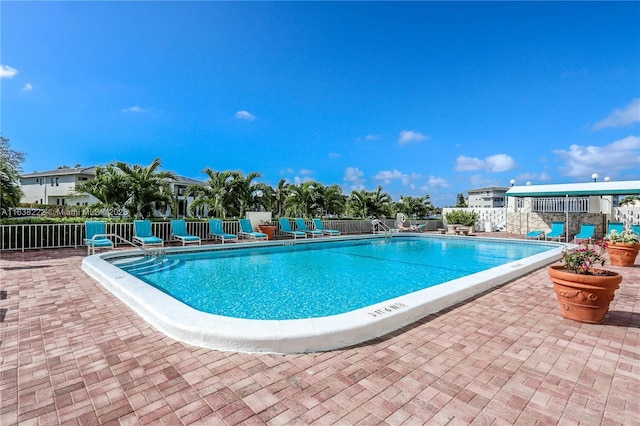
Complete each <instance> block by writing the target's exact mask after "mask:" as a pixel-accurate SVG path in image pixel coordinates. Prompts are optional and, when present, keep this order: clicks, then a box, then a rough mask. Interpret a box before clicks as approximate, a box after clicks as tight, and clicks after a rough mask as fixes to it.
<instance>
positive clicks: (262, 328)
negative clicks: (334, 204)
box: [82, 236, 563, 354]
mask: <svg viewBox="0 0 640 426" xmlns="http://www.w3.org/2000/svg"><path fill="white" fill-rule="evenodd" d="M425 237H427V236H425ZM376 238H379V237H376ZM450 238H458V237H450ZM459 238H469V237H459ZM337 239H338V238H337V237H332V238H331V240H337ZM340 239H349V237H344V238H340ZM474 239H478V240H480V239H482V238H478V237H474ZM323 240H325V241H326V240H327V239H323ZM498 240H499V239H498ZM491 241H496V239H495V238H492V239H491ZM505 241H508V242H509V243H518V240H505ZM525 242H526V243H531V241H522V243H525ZM264 244H265V243H247V244H245V243H240V244H234V246H235V247H238V248H239V247H240V246H249V245H264ZM276 244H277V243H276ZM225 245H226V244H225ZM550 245H552V246H556V247H555V248H553V249H551V250H548V251H545V252H543V253H540V254H537V255H534V256H530V257H528V258H525V259H522V260H519V261H515V262H510V263H507V264H505V265H502V266H498V267H495V268H491V269H488V270H486V271H482V272H478V273H475V274H472V275H469V276H466V277H463V278H458V279H456V280H453V281H449V282H447V283H443V284H440V285H436V286H434V287H430V288H427V289H424V290H420V291H417V292H413V293H410V294H407V295H404V296H400V297H396V298H393V299H390V300H387V301H385V302H382V303H378V304H375V305H371V306H368V307H365V308H362V309H357V310H355V311H351V312H347V313H344V314H339V315H333V316H328V317H321V318H311V319H298V320H248V319H241V318H231V317H225V316H220V315H214V314H208V313H204V312H200V311H197V310H195V309H193V308H191V307H189V306H187V305H186V304H184V303H182V302H180V301H178V300H176V299H174V298H173V297H171V296H169V295H167V294H165V293H163V292H162V291H160V290H158V289H156V288H154V287H153V286H151V285H149V284H147V283H145V282H144V281H142V280H139V279H137V278H135V277H133V276H132V275H129V274H128V273H126V272H124V271H122V270H121V269H119V268H117V267H116V266H114V265H112V264H111V263H109V262H108V261H106V260H105V258H108V257H114V256H118V254H119V255H123V254H128V252H126V251H123V252H115V253H114V252H110V253H103V254H97V255H93V256H88V257H86V258H85V259H84V260H83V262H82V270H83V271H85V272H86V273H87V274H88V275H89V276H90V277H91V278H93V279H95V280H96V281H98V282H99V283H100V284H102V285H103V286H104V287H105V288H106V289H107V290H109V291H110V292H111V293H113V294H114V295H115V296H116V297H117V298H118V299H120V300H121V301H123V302H124V303H125V304H126V305H128V306H129V307H130V308H131V309H132V310H133V311H134V312H136V313H137V314H138V315H139V316H141V317H142V318H143V319H144V320H145V321H147V322H148V323H149V324H151V325H152V326H153V327H155V328H156V329H157V330H159V331H161V332H163V333H164V334H166V335H167V336H170V337H172V338H174V339H176V340H178V341H181V342H185V343H188V344H191V345H194V346H199V347H205V348H210V349H216V350H221V351H234V352H249V353H258V352H260V353H282V354H287V353H306V352H321V351H328V350H333V349H340V348H345V347H349V346H353V345H357V344H359V343H363V342H366V341H368V340H372V339H375V338H377V337H380V336H383V335H386V334H388V333H391V332H393V331H396V330H398V329H400V328H402V327H404V326H406V325H408V324H412V323H414V322H416V321H418V320H420V319H422V318H424V317H426V316H428V315H430V314H434V313H436V312H439V311H441V310H443V309H446V308H448V307H450V306H452V305H455V304H457V303H460V302H462V301H464V300H467V299H470V298H472V297H474V296H476V295H478V294H481V293H483V292H485V291H487V290H489V289H492V288H495V287H497V286H500V285H502V284H505V283H507V282H509V281H511V280H513V279H515V278H518V277H521V276H523V275H525V274H527V273H529V272H532V271H535V270H537V269H539V268H541V267H544V266H546V265H548V264H550V263H552V262H554V261H557V260H558V259H560V256H561V253H562V247H563V245H561V244H550ZM215 247H220V248H222V247H221V246H215ZM211 248H212V247H209V249H211ZM173 250H179V249H167V251H173Z"/></svg>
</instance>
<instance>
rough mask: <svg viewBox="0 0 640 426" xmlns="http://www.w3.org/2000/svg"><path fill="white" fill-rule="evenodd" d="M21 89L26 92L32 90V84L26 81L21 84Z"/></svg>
mask: <svg viewBox="0 0 640 426" xmlns="http://www.w3.org/2000/svg"><path fill="white" fill-rule="evenodd" d="M22 90H24V91H25V92H28V91H29V90H33V86H32V85H31V83H26V84H25V85H24V86H22Z"/></svg>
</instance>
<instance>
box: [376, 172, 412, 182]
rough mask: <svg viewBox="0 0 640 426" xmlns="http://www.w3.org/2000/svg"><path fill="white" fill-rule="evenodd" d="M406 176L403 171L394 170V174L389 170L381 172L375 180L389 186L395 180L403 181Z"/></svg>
mask: <svg viewBox="0 0 640 426" xmlns="http://www.w3.org/2000/svg"><path fill="white" fill-rule="evenodd" d="M406 176H407V175H405V174H404V173H402V172H401V171H399V170H395V169H394V170H393V171H392V172H390V171H388V170H383V171H381V172H378V174H377V175H375V176H374V177H373V178H374V179H377V180H381V181H382V182H383V183H385V184H388V183H391V181H392V180H394V179H403V178H404V177H406Z"/></svg>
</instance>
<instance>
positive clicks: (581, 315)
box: [548, 265, 622, 324]
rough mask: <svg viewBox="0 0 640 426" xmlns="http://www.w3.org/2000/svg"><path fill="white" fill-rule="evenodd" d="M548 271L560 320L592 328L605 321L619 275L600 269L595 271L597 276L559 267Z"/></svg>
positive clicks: (552, 267) (551, 267) (556, 266)
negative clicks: (562, 318) (561, 318)
mask: <svg viewBox="0 0 640 426" xmlns="http://www.w3.org/2000/svg"><path fill="white" fill-rule="evenodd" d="M548 271H549V276H550V277H551V281H553V288H554V290H555V291H556V296H557V298H558V303H559V305H560V314H561V315H562V316H563V317H565V318H568V319H571V320H574V321H580V322H587V323H592V324H600V323H602V322H603V321H604V317H605V315H606V314H607V312H608V311H609V304H610V303H611V301H612V300H613V294H614V292H615V291H616V289H617V288H618V284H620V283H621V282H622V275H620V274H618V273H616V272H612V271H605V270H603V269H596V270H594V272H597V273H599V274H600V275H587V274H576V273H574V272H568V271H567V270H566V269H564V267H563V266H561V265H554V266H549V268H548Z"/></svg>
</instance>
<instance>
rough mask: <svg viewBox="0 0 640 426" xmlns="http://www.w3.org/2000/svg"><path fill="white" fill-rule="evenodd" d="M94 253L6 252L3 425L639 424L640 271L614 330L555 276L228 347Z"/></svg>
mask: <svg viewBox="0 0 640 426" xmlns="http://www.w3.org/2000/svg"><path fill="white" fill-rule="evenodd" d="M85 253H86V252H85V250H84V249H83V248H79V249H77V250H73V249H58V250H38V251H29V252H25V253H21V252H3V253H0V281H1V284H0V295H1V297H0V299H1V300H0V339H1V346H0V357H1V360H2V361H1V364H0V424H2V425H3V426H4V425H11V424H79V425H90V424H170V425H180V424H202V425H218V424H219V425H240V424H242V425H245V424H246V425H249V424H251V425H256V424H269V425H289V424H300V425H303V424H317V425H334V424H335V425H356V424H357V425H379V424H388V425H411V424H434V425H439V424H452V425H455V424H459V425H462V424H477V425H510V424H522V425H530V424H544V425H546V424H563V425H565V424H581V425H601V424H607V425H633V424H639V422H638V419H640V402H639V400H640V397H639V395H640V265H638V264H636V265H635V267H633V268H619V267H613V266H610V265H607V269H611V270H615V271H618V272H622V273H623V275H624V281H623V282H622V284H621V287H620V289H619V290H618V291H617V292H616V297H615V299H614V301H613V302H612V304H611V308H610V313H609V314H608V317H607V319H606V321H605V323H604V324H602V325H589V324H581V323H577V322H573V321H570V320H566V319H563V318H562V317H561V316H560V315H559V314H558V312H557V309H558V307H557V302H556V299H555V295H554V293H553V287H552V284H551V282H550V280H549V279H548V277H547V272H546V270H545V269H544V268H543V269H540V270H538V271H535V272H533V273H531V274H529V275H527V276H525V277H523V278H520V279H517V280H514V281H512V282H510V283H508V284H506V285H503V286H501V287H499V288H497V289H495V290H493V291H491V292H487V293H485V294H483V295H481V296H478V297H475V298H474V299H473V300H470V301H468V302H466V303H461V304H458V305H456V306H454V307H451V308H449V309H447V310H445V311H443V312H440V313H438V314H435V315H430V316H428V317H426V318H424V319H423V320H421V321H419V322H417V323H415V324H411V325H409V326H406V327H404V328H403V329H401V330H398V331H396V332H394V333H392V334H390V335H387V336H384V337H381V338H377V339H374V340H373V341H370V342H367V343H363V344H361V345H358V346H356V347H353V348H348V349H342V350H336V351H331V352H324V353H312V354H297V355H273V354H243V353H233V352H219V351H215V350H210V349H202V348H197V347H193V346H190V345H186V344H183V343H180V342H177V341H175V340H173V339H171V338H169V337H166V336H165V335H164V334H162V333H159V332H158V331H156V330H155V329H153V328H152V327H151V326H149V325H148V324H147V323H146V322H144V321H143V320H142V319H141V318H139V317H138V316H137V315H136V314H135V313H134V312H133V311H132V310H130V309H129V308H128V307H127V306H126V305H124V304H123V303H122V302H120V301H119V300H118V299H117V298H116V297H115V296H113V295H111V294H110V293H109V292H108V291H107V290H105V289H104V288H102V286H101V285H100V284H99V283H97V282H95V281H94V280H92V279H91V278H89V277H88V276H87V275H86V274H85V273H84V272H83V271H82V270H81V269H80V265H81V262H82V259H83V257H84V255H85Z"/></svg>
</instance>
